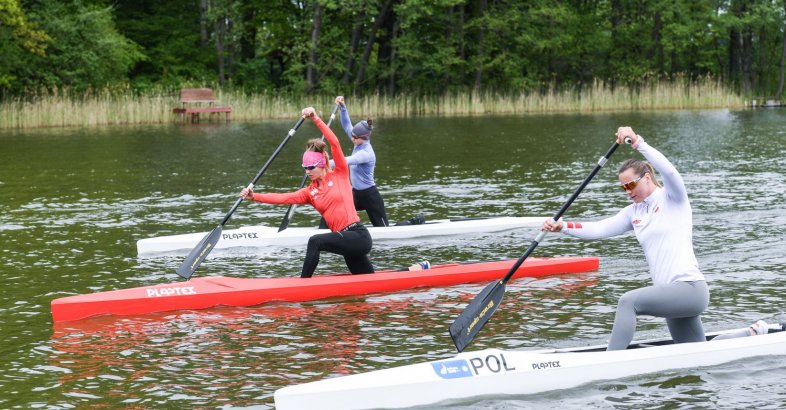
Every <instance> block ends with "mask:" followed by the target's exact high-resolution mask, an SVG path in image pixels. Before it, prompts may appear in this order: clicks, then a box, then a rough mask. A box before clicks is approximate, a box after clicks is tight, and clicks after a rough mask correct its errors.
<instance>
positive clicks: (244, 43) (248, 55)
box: [239, 7, 257, 61]
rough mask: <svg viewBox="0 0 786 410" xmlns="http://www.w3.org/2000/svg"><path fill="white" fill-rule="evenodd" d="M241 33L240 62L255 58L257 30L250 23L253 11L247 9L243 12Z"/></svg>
mask: <svg viewBox="0 0 786 410" xmlns="http://www.w3.org/2000/svg"><path fill="white" fill-rule="evenodd" d="M242 19H243V32H242V33H240V53H239V54H240V61H248V60H251V59H253V58H254V57H256V48H257V43H256V38H257V28H256V26H255V25H254V24H253V23H252V21H253V20H254V10H253V9H252V8H251V7H249V8H247V9H246V10H245V11H243V17H242Z"/></svg>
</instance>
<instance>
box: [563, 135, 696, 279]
mask: <svg viewBox="0 0 786 410" xmlns="http://www.w3.org/2000/svg"><path fill="white" fill-rule="evenodd" d="M638 151H639V152H641V153H642V155H644V158H646V159H647V161H649V162H650V164H652V166H653V168H655V169H656V170H657V171H658V172H659V173H660V174H661V176H662V177H663V188H656V189H655V191H654V192H653V193H652V194H650V196H649V197H647V198H646V199H645V200H643V201H641V202H640V203H632V204H630V205H628V206H626V207H625V208H623V209H622V210H620V211H619V212H618V213H617V214H616V215H615V216H612V217H610V218H606V219H603V220H600V221H597V222H583V223H577V222H565V223H564V224H563V228H562V232H563V233H565V234H568V235H572V236H575V237H578V238H582V239H600V238H608V237H610V236H616V235H621V234H623V233H625V232H627V231H630V230H631V229H632V230H633V232H634V233H635V234H636V238H637V239H638V240H639V243H640V244H641V247H642V248H643V249H644V255H645V257H646V258H647V263H648V264H649V267H650V275H651V276H652V282H653V283H654V284H655V285H662V284H668V283H673V282H681V281H682V282H687V281H696V280H704V275H703V274H702V273H701V271H700V270H699V262H698V261H697V260H696V255H695V254H694V253H693V238H692V236H693V211H692V210H691V206H690V202H689V201H688V192H687V190H686V189H685V183H684V182H683V180H682V176H680V174H679V172H677V169H676V168H675V167H674V165H672V163H671V162H669V160H668V159H666V157H665V156H664V155H663V154H661V153H660V152H659V151H658V150H656V149H655V148H653V147H651V146H649V145H648V144H647V143H646V142H644V140H643V139H640V140H639V144H638Z"/></svg>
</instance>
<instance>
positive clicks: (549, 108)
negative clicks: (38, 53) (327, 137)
mask: <svg viewBox="0 0 786 410" xmlns="http://www.w3.org/2000/svg"><path fill="white" fill-rule="evenodd" d="M216 95H217V97H218V99H219V101H220V103H219V104H220V105H229V106H231V107H232V115H231V117H232V119H234V120H263V119H284V118H292V117H296V116H297V115H298V114H299V113H300V109H301V108H303V107H304V106H308V105H313V106H314V107H316V108H318V109H319V110H320V111H322V112H325V113H326V112H329V111H330V109H331V107H332V106H333V97H334V96H317V97H306V96H296V97H293V96H287V95H281V94H275V93H261V94H247V93H243V92H242V91H220V90H216ZM347 98H348V100H349V98H350V97H349V96H348V97H347ZM351 104H352V106H353V107H354V108H353V111H355V112H363V113H367V114H368V115H371V116H373V117H408V116H461V115H480V114H525V113H552V112H585V113H586V112H598V111H636V110H681V109H700V108H721V107H726V108H738V107H744V106H745V104H746V102H745V101H744V100H743V99H742V97H740V96H739V95H737V94H735V93H734V92H732V91H731V90H730V89H729V88H727V87H725V86H724V85H723V84H722V83H721V82H719V81H717V80H713V79H703V80H698V81H687V80H685V79H677V80H672V81H661V80H652V81H649V82H648V83H646V84H643V85H639V86H637V87H630V86H612V85H609V84H607V83H604V82H601V81H596V82H594V83H593V84H591V85H589V86H585V87H582V88H578V87H570V88H556V87H552V88H549V89H545V90H541V91H537V92H508V93H493V92H487V93H481V94H478V93H473V92H464V93H446V94H444V95H439V96H419V95H414V94H403V95H398V96H396V97H388V96H381V95H368V96H357V97H352V98H351ZM179 106H180V101H179V93H177V92H164V91H151V92H147V93H142V94H139V93H134V92H133V91H131V90H130V89H128V88H121V89H114V90H105V91H98V92H87V93H82V94H80V95H74V93H72V92H69V91H67V90H66V91H63V90H50V91H48V92H41V93H35V94H30V95H25V96H19V97H7V98H4V99H2V100H1V101H0V129H9V128H35V127H70V126H80V127H85V126H97V125H115V124H161V123H175V122H178V121H180V118H179V116H178V115H176V114H173V113H172V109H173V108H175V107H179ZM202 120H203V121H207V120H220V121H223V120H224V115H223V114H215V115H214V117H212V118H210V117H208V116H207V115H206V114H202Z"/></svg>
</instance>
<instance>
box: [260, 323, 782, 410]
mask: <svg viewBox="0 0 786 410" xmlns="http://www.w3.org/2000/svg"><path fill="white" fill-rule="evenodd" d="M784 327H785V326H783V325H770V328H769V330H768V333H767V334H763V335H758V336H750V337H737V338H729V339H725V340H717V341H712V340H711V341H708V342H701V343H682V344H673V343H672V341H671V339H668V338H664V339H652V340H644V341H639V342H633V343H632V344H631V345H630V347H629V348H628V349H627V350H618V351H611V352H607V351H605V348H606V347H605V346H601V345H599V346H590V347H580V348H570V349H548V350H498V349H486V350H481V351H477V352H464V353H460V354H458V355H456V356H455V357H452V358H449V359H445V360H437V361H432V362H426V363H419V364H412V365H407V366H401V367H396V368H392V369H387V370H377V371H372V372H369V373H362V374H357V375H351V376H343V377H335V378H330V379H326V380H321V381H315V382H311V383H305V384H301V385H295V386H288V387H284V388H282V389H279V390H277V391H276V392H275V402H276V409H278V410H293V409H312V408H314V403H319V408H320V409H324V410H327V409H367V408H402V407H410V406H423V405H434V404H437V403H439V404H443V405H445V404H452V403H459V402H471V401H473V400H480V399H485V398H491V397H494V398H504V397H505V396H512V395H525V394H535V393H541V392H545V391H548V390H557V389H568V388H572V387H576V386H579V385H582V384H585V383H589V382H593V381H598V380H609V379H617V378H623V377H630V376H634V375H639V374H644V373H652V372H659V371H664V370H671V369H681V368H695V367H700V366H712V365H718V364H721V363H725V362H730V361H733V360H739V359H744V358H750V357H754V356H768V355H786V332H784V331H783V330H784ZM739 330H741V329H734V330H730V331H725V332H716V333H712V334H708V335H707V338H708V339H711V338H712V337H714V336H715V335H717V334H721V333H731V332H736V331H739Z"/></svg>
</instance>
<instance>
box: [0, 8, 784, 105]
mask: <svg viewBox="0 0 786 410" xmlns="http://www.w3.org/2000/svg"><path fill="white" fill-rule="evenodd" d="M785 26H786V0H562V1H558V0H0V90H2V92H1V93H0V95H4V96H8V95H12V96H13V95H19V94H24V93H26V92H30V91H31V90H36V91H40V90H53V89H64V88H65V89H69V90H79V91H80V92H81V91H85V90H95V89H106V88H112V87H123V88H125V89H127V88H129V87H130V89H132V90H149V89H152V88H160V89H175V88H179V87H181V86H183V85H186V84H188V85H210V86H214V87H222V88H224V89H232V90H235V91H241V92H248V93H255V92H263V91H265V92H271V91H273V92H280V93H299V94H313V93H316V94H331V93H333V94H334V93H336V92H338V91H337V90H339V91H340V92H343V93H355V94H359V95H369V94H379V95H387V96H395V95H397V94H399V93H408V94H430V95H434V94H445V93H450V92H467V91H470V92H473V91H478V92H488V91H493V92H506V91H510V90H530V91H531V90H543V89H552V88H560V87H573V88H578V89H580V88H581V87H582V86H584V85H587V84H592V83H593V82H594V81H598V80H600V81H604V82H608V83H611V84H615V83H616V84H625V85H628V86H630V85H634V86H635V84H638V83H642V82H646V81H647V80H648V79H653V78H656V79H674V78H683V79H684V78H688V79H698V78H707V77H711V78H715V79H719V80H721V81H722V82H723V83H724V84H726V85H727V86H728V87H731V88H733V89H734V90H736V91H737V92H739V93H740V94H742V95H762V96H774V97H776V98H780V94H781V93H782V91H783V80H784V59H785V58H786V28H785Z"/></svg>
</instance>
